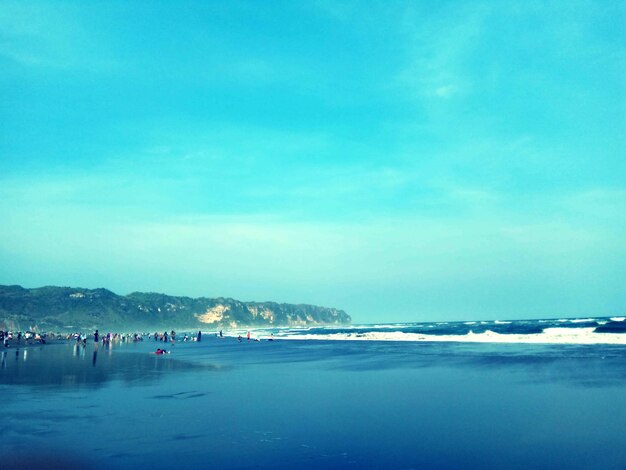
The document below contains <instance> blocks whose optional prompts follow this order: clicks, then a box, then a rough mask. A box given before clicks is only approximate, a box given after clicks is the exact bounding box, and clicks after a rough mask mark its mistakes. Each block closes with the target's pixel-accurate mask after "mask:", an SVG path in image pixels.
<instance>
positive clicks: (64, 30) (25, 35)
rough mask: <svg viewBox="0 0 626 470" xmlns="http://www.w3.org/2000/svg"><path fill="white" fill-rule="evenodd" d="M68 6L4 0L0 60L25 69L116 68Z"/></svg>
mask: <svg viewBox="0 0 626 470" xmlns="http://www.w3.org/2000/svg"><path fill="white" fill-rule="evenodd" d="M78 16H79V12H78V10H77V9H75V8H73V7H72V6H71V5H68V4H65V5H64V6H63V7H61V5H60V4H57V5H54V4H49V3H48V4H47V3H41V2H28V3H25V2H19V1H12V0H7V1H5V2H3V4H2V8H0V36H1V37H2V41H1V42H0V56H2V57H4V58H5V59H8V60H9V61H11V62H13V63H16V64H19V65H21V66H25V67H41V68H53V69H61V70H62V69H71V68H79V69H87V70H91V71H98V72H104V71H107V70H113V69H115V68H117V66H118V64H117V61H116V60H114V59H112V58H111V57H108V56H107V54H106V53H105V50H103V48H102V44H97V43H96V41H95V39H94V38H93V37H92V35H91V34H90V32H89V31H88V29H87V28H85V25H84V21H82V19H80V18H79V17H78Z"/></svg>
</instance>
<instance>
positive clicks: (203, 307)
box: [0, 286, 351, 331]
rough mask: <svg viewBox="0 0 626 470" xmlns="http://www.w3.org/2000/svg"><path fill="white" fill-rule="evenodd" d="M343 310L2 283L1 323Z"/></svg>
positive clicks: (231, 318) (276, 317) (337, 317)
mask: <svg viewBox="0 0 626 470" xmlns="http://www.w3.org/2000/svg"><path fill="white" fill-rule="evenodd" d="M350 321H351V319H350V316H349V315H348V314H347V313H346V312H344V311H343V310H338V309H335V308H326V307H317V306H315V305H292V304H278V303H275V302H240V301H238V300H234V299H225V298H221V297H220V298H215V299H212V298H206V297H200V298H191V297H173V296H169V295H165V294H156V293H143V292H134V293H132V294H129V295H126V296H121V295H117V294H115V293H113V292H111V291H109V290H107V289H82V288H71V287H40V288H37V289H25V288H23V287H20V286H0V327H4V328H8V329H15V330H26V329H29V328H30V327H35V328H37V329H39V330H45V331H57V330H58V331H61V330H90V329H92V328H100V329H102V330H129V329H133V330H138V329H141V330H144V329H146V330H153V329H171V328H179V329H184V328H188V329H201V328H215V327H224V328H236V327H239V326H244V327H245V326H305V325H328V324H346V323H350Z"/></svg>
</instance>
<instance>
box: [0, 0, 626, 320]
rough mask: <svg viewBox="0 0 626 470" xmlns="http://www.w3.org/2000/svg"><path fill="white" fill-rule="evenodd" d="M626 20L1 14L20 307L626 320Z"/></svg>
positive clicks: (58, 5) (396, 5) (147, 9)
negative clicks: (130, 299)
mask: <svg viewBox="0 0 626 470" xmlns="http://www.w3.org/2000/svg"><path fill="white" fill-rule="evenodd" d="M624 24H626V4H624V3H623V2H578V1H563V2H550V3H548V4H545V3H544V2H533V1H528V2H526V1H524V2H521V1H520V2H484V3H481V2H477V1H476V2H475V1H471V2H469V1H468V2H410V1H402V2H393V1H385V2H338V1H328V2H326V1H313V2H256V1H250V2H115V1H113V2H88V3H87V2H35V1H33V2H22V1H17V2H12V1H6V0H5V1H3V2H2V7H0V137H1V138H0V283H3V284H22V285H25V286H28V287H36V286H41V285H71V286H84V287H100V286H104V287H108V288H110V289H112V290H114V291H116V292H118V293H121V294H124V293H129V292H131V291H135V290H142V291H160V292H166V293H170V294H175V295H190V296H200V295H204V296H229V297H234V298H237V299H241V300H276V301H280V302H295V303H312V304H318V305H325V306H335V307H339V308H343V309H345V310H346V311H348V313H350V314H351V315H352V316H353V318H354V320H355V321H357V322H377V321H410V320H415V321H421V320H447V319H451V320H452V319H497V318H500V319H503V318H526V317H528V318H536V317H555V316H586V315H613V314H616V313H623V312H624V309H625V308H626V289H624V286H626V162H625V157H626V137H625V136H626V132H625V130H626V94H625V92H626V89H625V88H626V81H625V80H624V77H625V76H626V34H625V33H624V28H623V25H624Z"/></svg>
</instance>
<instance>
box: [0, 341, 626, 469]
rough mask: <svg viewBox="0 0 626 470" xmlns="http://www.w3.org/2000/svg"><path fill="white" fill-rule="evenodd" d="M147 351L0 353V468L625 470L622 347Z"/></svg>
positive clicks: (147, 345) (319, 344) (313, 345)
mask: <svg viewBox="0 0 626 470" xmlns="http://www.w3.org/2000/svg"><path fill="white" fill-rule="evenodd" d="M161 344H162V343H155V342H152V341H146V342H143V343H131V344H122V345H119V346H114V347H113V348H111V349H108V348H103V347H102V346H100V347H99V348H98V349H97V350H96V349H95V348H94V346H93V345H92V344H89V345H88V346H87V347H86V348H82V347H77V346H75V345H74V344H60V345H48V346H45V347H31V348H29V349H21V350H15V349H9V350H8V351H5V352H3V353H2V355H1V356H0V360H1V363H0V365H1V367H0V393H1V394H2V397H3V398H2V403H3V406H2V416H3V418H4V419H3V421H4V426H2V427H1V428H0V452H1V453H2V455H5V456H6V455H7V454H8V455H9V456H10V457H9V458H8V459H5V460H3V463H2V464H0V467H1V468H29V467H30V466H31V464H33V463H35V464H37V465H45V466H46V468H61V467H63V468H78V467H83V466H84V465H85V464H106V465H108V466H109V467H110V468H137V467H139V468H155V469H159V468H172V467H173V468H184V467H195V468H198V467H199V468H204V467H207V466H219V467H225V468H268V467H272V468H294V467H298V468H625V467H626V450H625V449H626V446H625V445H624V444H626V439H625V438H624V437H623V430H624V429H626V410H625V409H624V407H623V400H624V398H623V397H624V396H626V393H625V392H626V360H625V359H626V347H624V346H619V345H617V346H616V345H613V346H611V345H591V346H589V345H587V346H584V345H551V346H546V345H528V344H526V345H523V344H522V345H519V344H500V345H498V344H463V343H394V342H375V341H372V342H343V341H274V342H265V341H263V342H254V341H252V342H247V341H244V342H243V343H238V342H237V341H236V340H235V339H232V338H225V339H222V340H219V339H216V338H213V337H209V338H206V339H205V340H204V341H203V342H202V343H178V344H176V345H175V346H173V347H172V354H170V355H168V356H156V355H154V354H151V352H152V351H154V350H155V349H156V348H157V347H158V346H159V345H161Z"/></svg>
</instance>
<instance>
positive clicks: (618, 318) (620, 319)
mask: <svg viewBox="0 0 626 470" xmlns="http://www.w3.org/2000/svg"><path fill="white" fill-rule="evenodd" d="M610 320H611V321H624V320H626V317H611V319H610Z"/></svg>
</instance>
